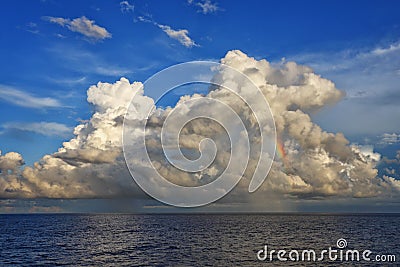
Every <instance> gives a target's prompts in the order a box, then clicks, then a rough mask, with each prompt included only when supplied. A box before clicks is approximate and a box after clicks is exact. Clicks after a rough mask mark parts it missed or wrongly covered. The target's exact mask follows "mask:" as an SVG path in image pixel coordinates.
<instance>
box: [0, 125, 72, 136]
mask: <svg viewBox="0 0 400 267" xmlns="http://www.w3.org/2000/svg"><path fill="white" fill-rule="evenodd" d="M2 127H3V129H5V130H18V131H23V132H32V133H36V134H41V135H45V136H57V137H68V136H70V135H71V133H72V129H71V128H70V127H68V126H66V125H65V124H61V123H57V122H32V123H22V122H10V123H5V124H3V125H2Z"/></svg>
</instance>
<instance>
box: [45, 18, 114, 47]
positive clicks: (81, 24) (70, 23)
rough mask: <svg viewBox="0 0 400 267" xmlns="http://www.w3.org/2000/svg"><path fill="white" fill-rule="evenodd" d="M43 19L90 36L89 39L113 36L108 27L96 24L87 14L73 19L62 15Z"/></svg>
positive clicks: (98, 39)
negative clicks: (61, 16)
mask: <svg viewBox="0 0 400 267" xmlns="http://www.w3.org/2000/svg"><path fill="white" fill-rule="evenodd" d="M43 19H45V20H47V21H49V22H51V23H55V24H58V25H60V26H63V27H67V29H69V30H70V31H72V32H78V33H80V34H82V35H84V36H86V37H87V38H89V40H93V41H100V40H104V39H107V38H111V33H109V32H108V31H107V30H106V28H103V27H101V26H98V25H96V24H95V21H94V20H90V19H88V18H86V17H85V16H82V17H80V18H75V19H72V20H71V19H69V18H60V17H44V18H43Z"/></svg>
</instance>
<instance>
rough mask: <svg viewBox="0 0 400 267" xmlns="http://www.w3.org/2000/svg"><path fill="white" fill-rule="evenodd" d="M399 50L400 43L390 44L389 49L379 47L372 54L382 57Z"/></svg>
mask: <svg viewBox="0 0 400 267" xmlns="http://www.w3.org/2000/svg"><path fill="white" fill-rule="evenodd" d="M399 50H400V43H397V44H390V45H389V47H387V48H382V47H378V48H376V49H374V50H373V51H371V54H373V55H378V56H381V55H385V54H389V53H391V52H395V51H399Z"/></svg>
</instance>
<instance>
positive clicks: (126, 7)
mask: <svg viewBox="0 0 400 267" xmlns="http://www.w3.org/2000/svg"><path fill="white" fill-rule="evenodd" d="M119 6H120V7H121V12H133V10H134V8H135V6H134V5H132V4H130V3H129V2H128V1H121V2H120V3H119Z"/></svg>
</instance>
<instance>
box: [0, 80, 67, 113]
mask: <svg viewBox="0 0 400 267" xmlns="http://www.w3.org/2000/svg"><path fill="white" fill-rule="evenodd" d="M0 99H2V100H4V101H7V102H9V103H11V104H14V105H17V106H21V107H27V108H39V109H40V108H58V107H62V106H63V105H62V104H61V103H60V102H59V101H58V100H57V99H55V98H51V97H37V96H34V95H32V94H30V93H27V92H24V91H21V90H18V89H15V88H13V87H10V86H5V85H0Z"/></svg>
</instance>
